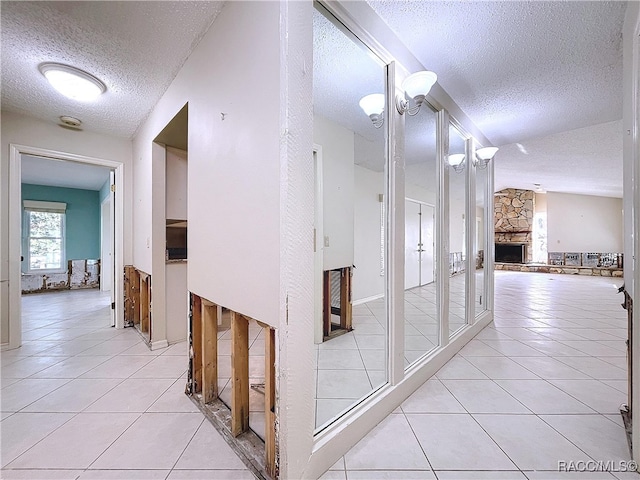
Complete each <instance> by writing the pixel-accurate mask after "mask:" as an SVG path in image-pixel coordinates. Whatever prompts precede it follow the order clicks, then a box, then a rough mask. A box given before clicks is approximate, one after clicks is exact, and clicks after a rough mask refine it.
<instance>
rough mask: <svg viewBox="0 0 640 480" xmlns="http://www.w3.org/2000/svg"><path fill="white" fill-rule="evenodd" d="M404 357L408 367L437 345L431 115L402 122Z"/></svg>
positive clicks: (435, 186) (424, 109)
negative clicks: (403, 134)
mask: <svg viewBox="0 0 640 480" xmlns="http://www.w3.org/2000/svg"><path fill="white" fill-rule="evenodd" d="M405 164H406V167H405V173H406V174H405V195H406V200H405V226H404V228H405V254H404V288H405V291H404V320H405V326H404V335H405V337H404V349H405V351H404V356H405V365H406V366H409V365H410V364H412V363H413V362H415V361H416V360H417V359H418V358H420V357H421V356H422V355H424V354H425V353H427V352H429V351H431V350H433V349H434V348H435V347H436V346H437V345H438V338H439V337H438V331H439V322H438V313H437V312H438V310H437V305H436V277H435V274H436V269H435V262H436V243H435V242H436V231H435V224H436V221H435V220H436V218H435V215H436V212H435V205H436V196H437V189H438V182H437V178H438V174H437V167H436V112H435V111H433V110H432V109H430V108H429V105H427V104H426V103H425V104H423V106H422V108H421V109H420V111H419V113H418V114H417V115H416V116H407V117H406V118H405Z"/></svg>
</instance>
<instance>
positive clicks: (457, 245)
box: [447, 125, 473, 336]
mask: <svg viewBox="0 0 640 480" xmlns="http://www.w3.org/2000/svg"><path fill="white" fill-rule="evenodd" d="M470 164H471V162H470V161H469V159H467V158H466V155H465V139H464V137H463V136H462V133H460V131H459V130H458V129H457V128H456V127H455V126H453V125H450V126H449V152H448V156H447V165H448V169H449V175H448V179H449V180H448V181H449V207H448V213H449V335H450V336H451V335H453V334H454V333H455V332H457V331H458V330H459V329H460V328H462V327H463V326H464V325H465V324H466V323H467V322H466V306H465V303H466V302H465V300H466V272H465V270H466V264H467V261H466V260H467V249H466V245H467V243H466V219H465V210H466V208H465V206H466V204H467V174H468V172H467V170H468V168H469V166H470ZM471 168H473V166H471Z"/></svg>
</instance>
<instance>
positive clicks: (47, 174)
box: [21, 155, 110, 190]
mask: <svg viewBox="0 0 640 480" xmlns="http://www.w3.org/2000/svg"><path fill="white" fill-rule="evenodd" d="M21 166H22V171H21V175H22V183H30V184H32V185H48V186H52V187H66V188H82V189H84V190H100V188H101V187H102V186H103V185H104V183H105V182H106V181H107V180H109V171H110V169H109V168H107V167H100V166H97V165H87V164H84V163H75V162H68V161H64V160H55V159H51V158H45V157H34V156H31V155H22V162H21Z"/></svg>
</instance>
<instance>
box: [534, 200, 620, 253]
mask: <svg viewBox="0 0 640 480" xmlns="http://www.w3.org/2000/svg"><path fill="white" fill-rule="evenodd" d="M546 196H547V239H548V240H547V242H548V243H547V249H548V251H549V252H622V248H623V236H622V199H620V198H610V197H595V196H591V195H573V194H568V193H553V192H548V193H547V195H546Z"/></svg>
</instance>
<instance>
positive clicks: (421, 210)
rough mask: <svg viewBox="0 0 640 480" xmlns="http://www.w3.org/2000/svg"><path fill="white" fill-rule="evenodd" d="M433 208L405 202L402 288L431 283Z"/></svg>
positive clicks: (419, 203)
mask: <svg viewBox="0 0 640 480" xmlns="http://www.w3.org/2000/svg"><path fill="white" fill-rule="evenodd" d="M433 221H434V207H433V206H432V205H427V204H425V203H421V202H416V201H413V200H409V199H407V200H406V202H405V267H404V288H405V289H407V290H408V289H410V288H414V287H421V286H423V285H427V284H429V283H431V282H433V279H434V276H433V267H434V263H433V259H434V243H433Z"/></svg>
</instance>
